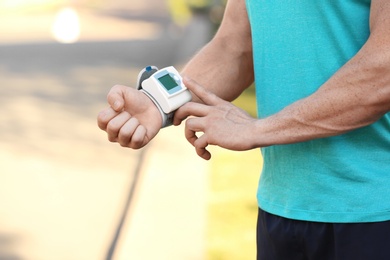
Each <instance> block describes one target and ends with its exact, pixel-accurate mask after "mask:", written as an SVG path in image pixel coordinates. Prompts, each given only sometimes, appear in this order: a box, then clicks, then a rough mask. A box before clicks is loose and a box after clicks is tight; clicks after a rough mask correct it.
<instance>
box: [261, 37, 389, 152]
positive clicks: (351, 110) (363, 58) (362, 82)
mask: <svg viewBox="0 0 390 260" xmlns="http://www.w3.org/2000/svg"><path fill="white" fill-rule="evenodd" d="M370 44H371V43H367V45H366V46H365V47H363V49H362V50H361V51H360V52H359V53H358V54H357V55H356V56H355V57H354V58H353V59H352V60H350V62H348V63H347V64H346V65H345V66H344V67H342V68H341V69H340V70H339V71H338V72H337V73H336V74H335V75H334V76H333V77H332V78H330V79H329V80H328V81H327V82H326V83H325V84H324V85H323V86H321V88H319V90H318V91H317V92H315V93H314V94H313V95H311V96H309V97H307V98H305V99H302V100H300V101H297V102H296V103H293V104H292V105H290V106H288V107H286V108H285V109H284V110H282V111H280V112H279V113H277V114H275V115H273V116H270V117H268V118H266V119H263V120H259V121H258V122H257V123H256V128H259V129H257V130H255V131H257V132H262V133H263V136H262V137H261V140H258V142H259V143H258V144H257V146H268V145H273V144H286V143H295V142H302V141H307V140H311V139H316V138H321V137H328V136H334V135H339V134H343V133H346V132H349V131H351V130H354V129H357V128H360V127H363V126H366V125H369V124H372V123H374V122H376V121H377V120H378V119H380V118H381V117H382V116H383V115H384V114H385V113H387V112H388V111H389V110H390V58H386V57H390V55H386V54H384V53H383V51H380V50H382V48H377V47H372V46H370Z"/></svg>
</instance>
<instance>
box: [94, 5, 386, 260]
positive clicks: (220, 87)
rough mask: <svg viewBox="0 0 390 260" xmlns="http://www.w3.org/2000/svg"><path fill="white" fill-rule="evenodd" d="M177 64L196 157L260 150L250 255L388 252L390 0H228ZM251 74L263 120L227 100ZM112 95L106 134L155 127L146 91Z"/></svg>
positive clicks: (118, 137)
mask: <svg viewBox="0 0 390 260" xmlns="http://www.w3.org/2000/svg"><path fill="white" fill-rule="evenodd" d="M182 74H183V75H185V76H186V81H185V84H186V86H187V87H188V88H189V89H190V90H191V91H192V93H193V94H194V96H195V98H194V100H193V101H195V102H189V103H187V104H185V105H184V106H182V107H181V108H179V109H178V110H177V111H176V113H175V119H174V124H175V125H178V124H180V123H181V122H182V121H183V120H185V119H187V118H188V117H189V118H188V119H187V120H186V128H185V129H186V130H185V136H186V138H187V139H188V141H189V142H190V143H191V144H192V145H193V146H194V147H195V149H196V152H197V154H198V155H199V156H201V157H202V158H204V159H206V160H208V159H210V158H211V154H210V153H209V151H208V150H207V146H208V145H218V146H221V147H224V148H226V149H231V150H248V149H253V148H261V149H262V153H263V157H264V167H263V172H262V175H261V179H260V182H259V189H258V204H259V217H258V228H257V232H258V235H257V239H258V240H257V243H258V245H257V246H258V259H266V260H272V259H315V260H318V259H342V260H348V259H353V260H356V259H376V260H378V259H390V192H389V187H390V113H388V111H389V110H390V1H388V0H372V1H370V0H332V1H330V0H324V1H309V0H303V1H292V0H276V1H261V0H246V1H245V0H234V1H233V0H231V1H229V2H228V4H227V7H226V11H225V16H224V19H223V22H222V24H221V27H220V29H219V31H218V32H217V34H216V35H215V37H214V38H213V40H212V41H211V42H210V43H209V44H207V45H206V46H205V47H204V48H203V49H202V50H201V51H200V52H199V53H198V54H197V55H196V56H195V57H194V58H193V59H191V61H189V63H188V64H187V65H186V67H185V68H184V70H183V73H182ZM254 79H255V83H256V91H257V103H258V113H259V119H255V118H251V117H250V116H248V115H247V114H246V113H245V112H243V111H242V110H240V109H239V108H237V107H235V106H233V105H232V104H231V103H230V102H229V101H232V100H234V99H235V98H236V97H238V96H239V95H240V94H241V93H242V91H243V90H244V89H245V88H247V87H248V86H249V85H250V84H251V83H252V82H253V80H254ZM108 102H109V104H110V105H111V107H110V108H107V109H105V110H103V111H102V112H101V113H100V114H99V117H98V122H99V123H98V124H99V127H100V128H101V129H103V130H105V131H107V133H108V138H109V140H110V141H112V142H118V143H120V144H121V145H122V146H124V147H130V148H134V149H138V148H141V147H143V146H144V145H146V144H147V143H148V142H149V141H150V140H151V139H152V138H153V137H154V136H155V135H156V134H157V133H158V131H159V129H160V126H161V119H160V114H159V112H158V110H157V108H156V107H155V106H154V105H153V103H152V102H151V101H150V100H149V99H148V98H147V97H146V96H145V95H143V94H142V93H140V92H138V91H137V90H134V89H132V88H128V87H124V86H115V87H113V88H112V89H111V91H110V93H109V95H108ZM151 118H153V120H151ZM196 133H203V134H202V135H200V136H199V134H198V135H196Z"/></svg>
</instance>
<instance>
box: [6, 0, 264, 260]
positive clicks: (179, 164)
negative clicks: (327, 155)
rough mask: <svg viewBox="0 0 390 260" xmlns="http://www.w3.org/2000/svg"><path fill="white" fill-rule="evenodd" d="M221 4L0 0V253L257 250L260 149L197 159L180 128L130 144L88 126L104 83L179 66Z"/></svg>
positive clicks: (78, 256)
mask: <svg viewBox="0 0 390 260" xmlns="http://www.w3.org/2000/svg"><path fill="white" fill-rule="evenodd" d="M225 4H226V1H224V0H110V1H108V0H74V1H70V0H69V1H65V0H0V102H1V103H0V104H1V105H0V107H1V113H0V260H30V259H32V260H62V259H64V260H65V259H66V260H95V259H96V260H97V259H137V260H138V259H140V260H149V259H169V260H176V259H178V260H179V259H180V260H182V259H254V255H255V250H254V240H255V234H254V232H255V230H254V225H255V216H256V212H257V207H256V202H255V190H256V185H257V179H258V173H259V171H260V168H261V162H260V159H259V157H260V153H259V152H258V151H250V152H245V153H233V152H229V151H224V150H222V149H218V148H213V155H214V157H213V160H212V161H211V162H203V161H202V160H201V159H199V158H198V157H197V156H196V154H195V152H194V151H193V149H192V147H191V146H190V145H189V144H188V143H187V142H186V140H185V138H184V134H183V129H182V127H171V128H167V129H163V130H162V131H161V132H160V134H159V135H158V137H157V138H156V139H155V140H153V142H152V143H151V144H150V145H149V146H148V147H147V148H144V149H142V150H139V151H133V150H130V149H124V148H121V147H120V146H119V145H117V144H111V143H109V142H108V141H107V138H106V135H105V133H104V132H103V131H101V130H100V129H98V127H97V126H96V116H97V114H98V112H99V111H100V110H102V109H104V108H105V107H106V106H107V103H106V95H107V93H108V91H109V89H110V88H111V87H112V86H113V85H116V84H122V85H127V86H135V82H136V78H137V75H138V72H139V71H140V70H141V69H142V68H143V67H145V66H147V65H156V66H158V67H166V66H170V65H174V66H176V67H177V68H178V69H179V70H180V68H181V67H182V66H183V65H184V64H185V62H186V61H187V60H188V59H189V58H190V57H191V56H192V55H194V53H196V51H198V50H199V49H200V48H201V47H202V46H203V45H204V44H205V43H206V42H208V41H209V40H210V39H211V37H212V36H213V34H214V32H215V30H216V28H217V27H218V25H219V23H220V21H221V18H222V14H223V10H224V7H225ZM253 98H254V97H253V91H252V90H249V91H248V92H246V93H245V94H244V95H243V97H242V98H241V99H240V100H237V101H236V102H237V104H238V105H240V104H242V105H243V106H245V109H247V110H248V111H249V112H251V113H254V112H253V111H254V107H252V106H248V105H247V104H248V103H253Z"/></svg>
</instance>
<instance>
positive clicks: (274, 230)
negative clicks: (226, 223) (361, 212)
mask: <svg viewBox="0 0 390 260" xmlns="http://www.w3.org/2000/svg"><path fill="white" fill-rule="evenodd" d="M389 259H390V221H385V222H375V223H348V224H339V223H338V224H332V223H319V222H308V221H297V220H291V219H286V218H283V217H279V216H275V215H272V214H269V213H267V212H264V211H263V210H261V209H259V215H258V222H257V260H389Z"/></svg>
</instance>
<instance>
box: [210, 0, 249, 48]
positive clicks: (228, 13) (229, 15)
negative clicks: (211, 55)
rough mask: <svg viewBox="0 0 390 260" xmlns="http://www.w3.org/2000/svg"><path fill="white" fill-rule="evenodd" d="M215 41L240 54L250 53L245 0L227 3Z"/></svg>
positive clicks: (232, 0)
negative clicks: (219, 41) (221, 42)
mask: <svg viewBox="0 0 390 260" xmlns="http://www.w3.org/2000/svg"><path fill="white" fill-rule="evenodd" d="M215 40H222V41H224V42H225V43H226V44H228V45H229V47H230V48H233V49H235V50H237V51H240V52H252V36H251V29H250V24H249V18H248V13H247V10H246V5H245V0H230V1H228V3H227V6H226V10H225V15H224V17H223V20H222V23H221V26H220V28H219V30H218V32H217V34H216V35H215Z"/></svg>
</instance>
